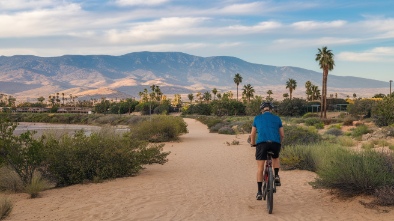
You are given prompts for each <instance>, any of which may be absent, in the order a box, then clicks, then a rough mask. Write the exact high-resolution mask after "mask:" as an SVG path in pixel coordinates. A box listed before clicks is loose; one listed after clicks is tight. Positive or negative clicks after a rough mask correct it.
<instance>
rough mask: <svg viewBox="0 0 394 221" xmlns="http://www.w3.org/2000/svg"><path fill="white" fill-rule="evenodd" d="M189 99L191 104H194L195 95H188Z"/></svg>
mask: <svg viewBox="0 0 394 221" xmlns="http://www.w3.org/2000/svg"><path fill="white" fill-rule="evenodd" d="M187 98H189V100H190V103H192V102H193V98H194V95H193V94H188V95H187Z"/></svg>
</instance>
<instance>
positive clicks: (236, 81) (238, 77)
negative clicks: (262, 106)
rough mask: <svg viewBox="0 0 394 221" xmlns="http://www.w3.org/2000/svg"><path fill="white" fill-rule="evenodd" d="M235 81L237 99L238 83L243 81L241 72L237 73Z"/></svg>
mask: <svg viewBox="0 0 394 221" xmlns="http://www.w3.org/2000/svg"><path fill="white" fill-rule="evenodd" d="M234 83H235V84H236V85H237V100H238V85H239V84H240V83H242V76H241V75H240V74H239V73H237V74H235V76H234Z"/></svg>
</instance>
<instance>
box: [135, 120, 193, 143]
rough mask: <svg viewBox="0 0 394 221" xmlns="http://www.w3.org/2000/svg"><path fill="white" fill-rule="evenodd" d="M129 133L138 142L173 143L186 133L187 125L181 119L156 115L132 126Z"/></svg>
mask: <svg viewBox="0 0 394 221" xmlns="http://www.w3.org/2000/svg"><path fill="white" fill-rule="evenodd" d="M130 133H131V136H132V137H135V138H136V139H138V140H147V141H149V142H166V141H173V140H177V139H178V137H179V136H180V135H181V134H183V133H187V124H186V123H185V121H184V120H183V119H182V118H181V117H173V116H163V115H158V116H152V119H150V120H147V121H141V122H140V123H138V124H136V125H134V126H132V127H131V128H130Z"/></svg>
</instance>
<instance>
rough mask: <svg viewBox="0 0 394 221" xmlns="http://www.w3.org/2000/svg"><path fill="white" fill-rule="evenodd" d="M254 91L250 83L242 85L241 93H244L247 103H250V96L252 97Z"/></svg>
mask: <svg viewBox="0 0 394 221" xmlns="http://www.w3.org/2000/svg"><path fill="white" fill-rule="evenodd" d="M254 92H255V91H254V88H253V87H252V85H250V84H247V85H244V89H243V92H242V95H244V96H245V97H246V99H247V100H248V103H250V98H251V97H253V95H254Z"/></svg>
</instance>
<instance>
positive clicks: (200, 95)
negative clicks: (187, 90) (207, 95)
mask: <svg viewBox="0 0 394 221" xmlns="http://www.w3.org/2000/svg"><path fill="white" fill-rule="evenodd" d="M196 97H197V99H198V100H200V103H201V101H202V94H201V92H197V95H196Z"/></svg>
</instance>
